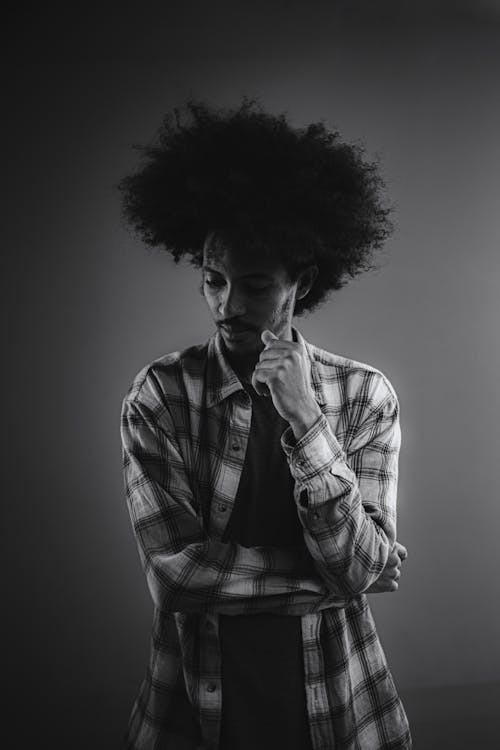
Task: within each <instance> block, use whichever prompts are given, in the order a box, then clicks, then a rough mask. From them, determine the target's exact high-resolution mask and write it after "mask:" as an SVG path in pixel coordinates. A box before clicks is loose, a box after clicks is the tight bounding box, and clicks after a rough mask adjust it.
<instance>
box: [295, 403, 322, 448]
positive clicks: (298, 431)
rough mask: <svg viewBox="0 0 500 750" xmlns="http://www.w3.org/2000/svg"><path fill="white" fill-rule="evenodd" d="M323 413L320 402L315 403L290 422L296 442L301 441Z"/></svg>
mask: <svg viewBox="0 0 500 750" xmlns="http://www.w3.org/2000/svg"><path fill="white" fill-rule="evenodd" d="M322 413H323V412H322V411H321V409H320V407H319V404H318V402H317V401H315V402H314V404H311V405H310V406H309V407H308V408H307V409H304V410H303V411H302V412H301V413H300V414H298V415H297V416H296V417H294V418H293V419H292V420H290V422H289V424H290V427H291V428H292V432H293V435H294V437H295V440H297V441H298V440H300V438H301V437H303V436H304V435H305V434H306V432H308V431H309V430H310V429H311V427H312V426H313V424H314V423H315V422H316V420H317V419H318V418H319V417H320V416H321V414H322Z"/></svg>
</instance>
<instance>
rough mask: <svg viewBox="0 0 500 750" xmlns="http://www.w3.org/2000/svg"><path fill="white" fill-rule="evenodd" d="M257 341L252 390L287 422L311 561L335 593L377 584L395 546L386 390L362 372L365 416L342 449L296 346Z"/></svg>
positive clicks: (268, 335) (392, 445) (396, 435)
mask: <svg viewBox="0 0 500 750" xmlns="http://www.w3.org/2000/svg"><path fill="white" fill-rule="evenodd" d="M262 340H263V342H264V344H265V345H266V347H265V349H264V351H263V352H262V353H261V356H260V360H259V363H258V364H257V366H256V368H255V371H254V377H253V383H254V386H255V387H256V389H257V390H258V391H259V392H262V388H263V386H267V388H268V389H269V393H270V395H271V397H272V398H273V402H274V405H275V407H276V409H277V410H278V412H279V413H280V414H281V415H282V416H283V417H284V418H285V419H286V420H287V421H288V422H289V425H290V426H289V428H288V429H287V430H286V431H285V432H284V434H283V436H282V441H281V442H282V447H283V449H284V451H285V453H286V455H287V458H288V463H289V466H290V471H291V473H292V475H293V477H294V479H295V501H296V504H297V510H298V514H299V518H300V520H301V523H302V526H303V529H304V540H305V543H306V545H307V548H308V550H309V552H310V554H311V556H312V558H313V561H314V564H315V567H316V569H317V571H318V573H319V574H320V575H321V577H322V578H323V580H324V581H325V583H326V585H327V587H328V588H329V589H330V590H331V592H332V593H333V594H335V595H340V596H349V597H350V596H356V595H358V594H361V593H365V592H368V593H370V592H374V591H377V590H380V588H377V581H378V580H379V578H380V579H381V575H382V574H383V573H384V570H386V568H387V566H390V564H391V555H394V550H395V547H396V545H397V543H396V497H397V483H398V458H399V449H400V445H401V430H400V425H399V403H398V399H397V396H396V394H395V392H394V389H393V388H392V387H391V386H390V385H389V384H388V381H387V379H386V378H385V377H384V376H382V375H381V374H376V373H375V374H370V376H369V377H370V381H369V384H368V385H369V387H368V388H367V392H366V393H365V394H364V395H363V402H364V403H363V406H364V407H365V408H364V409H363V411H364V413H365V415H366V416H365V417H364V418H362V420H361V423H360V424H359V426H358V427H357V428H356V432H355V434H354V435H353V437H352V439H351V441H350V444H349V449H348V450H349V455H348V456H347V455H346V453H345V452H344V450H343V448H342V446H341V445H340V443H339V442H338V440H337V438H336V436H335V435H334V433H333V431H332V429H331V427H330V425H329V422H328V420H327V418H326V416H325V415H324V414H323V412H322V411H321V409H320V407H319V405H318V403H317V402H316V400H315V398H314V394H313V392H312V388H311V380H310V370H309V361H308V357H307V352H306V351H305V349H304V347H303V346H300V345H298V344H297V343H293V342H289V341H282V340H279V339H277V337H276V336H275V335H274V334H273V333H272V332H269V331H265V332H264V333H263V334H262ZM396 549H397V547H396ZM403 549H404V548H403ZM405 552H406V550H405Z"/></svg>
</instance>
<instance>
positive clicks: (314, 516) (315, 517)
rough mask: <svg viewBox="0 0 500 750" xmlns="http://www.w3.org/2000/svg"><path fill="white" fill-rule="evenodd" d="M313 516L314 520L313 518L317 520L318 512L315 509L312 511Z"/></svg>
mask: <svg viewBox="0 0 500 750" xmlns="http://www.w3.org/2000/svg"><path fill="white" fill-rule="evenodd" d="M313 518H314V520H315V521H317V520H318V518H319V513H318V512H317V511H316V512H315V513H313Z"/></svg>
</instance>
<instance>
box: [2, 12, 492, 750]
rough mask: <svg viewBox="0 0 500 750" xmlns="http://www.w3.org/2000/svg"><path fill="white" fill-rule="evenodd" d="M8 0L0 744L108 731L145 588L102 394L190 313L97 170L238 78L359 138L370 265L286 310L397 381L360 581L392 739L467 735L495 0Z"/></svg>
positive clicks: (178, 283)
mask: <svg viewBox="0 0 500 750" xmlns="http://www.w3.org/2000/svg"><path fill="white" fill-rule="evenodd" d="M173 5H174V4H170V7H167V8H165V7H163V5H162V4H159V3H158V4H155V3H151V4H150V6H149V7H148V5H147V4H146V5H144V4H143V5H142V6H138V5H137V6H136V8H135V9H134V11H132V10H122V11H121V12H120V15H119V16H117V15H115V14H113V13H112V12H111V10H109V9H108V10H106V7H105V6H102V5H101V6H100V7H99V8H97V6H96V7H95V8H93V6H91V5H86V6H85V7H84V9H81V10H80V11H78V10H76V8H75V6H73V5H72V6H71V10H67V9H66V10H64V9H60V10H58V11H57V12H55V11H53V12H48V13H47V12H45V11H44V13H43V14H42V13H41V12H37V13H34V12H31V11H29V10H24V11H22V12H21V11H19V12H16V13H15V14H14V15H12V16H11V18H10V20H9V25H8V35H7V36H8V39H7V47H6V48H5V50H4V53H5V54H6V58H5V64H4V66H3V72H4V76H5V85H4V94H5V96H6V100H7V102H8V108H7V110H8V111H7V114H6V115H5V116H4V121H3V125H4V128H5V130H4V138H3V145H4V168H5V171H4V188H5V195H4V200H3V206H4V209H5V210H6V218H7V220H8V225H7V229H6V230H4V234H3V236H4V242H5V245H4V251H3V257H4V260H5V270H6V274H5V276H4V278H6V279H7V284H6V288H5V293H4V300H5V301H6V304H7V315H6V318H4V319H5V320H8V321H10V322H8V325H7V326H6V329H5V331H4V352H5V354H6V355H7V356H6V357H5V358H4V364H3V371H4V375H5V378H6V385H5V388H4V394H5V396H6V399H5V403H6V406H7V409H6V415H7V418H6V420H4V423H3V427H4V430H3V432H4V439H5V445H6V451H4V455H6V458H7V461H6V464H5V468H4V475H3V484H4V489H5V500H4V513H5V516H4V524H5V525H4V548H5V550H6V566H5V569H6V590H7V594H8V596H9V599H8V602H9V603H8V606H7V607H6V609H5V613H4V617H5V619H6V620H8V624H9V636H8V640H6V641H4V643H5V644H6V646H7V652H8V653H7V657H8V659H7V661H8V664H7V668H6V670H5V675H6V676H5V680H6V684H7V685H8V688H9V690H8V693H9V696H10V698H12V699H13V706H12V708H10V709H9V712H8V715H7V723H8V725H9V726H10V727H12V729H13V731H14V733H15V736H16V737H17V744H16V745H15V746H16V747H20V748H21V747H26V748H28V747H32V746H33V744H32V743H33V742H34V741H38V742H40V746H47V747H48V746H49V743H50V747H52V748H54V749H55V748H67V747H71V748H72V749H73V750H79V749H80V748H82V749H83V748H90V747H91V748H93V749H94V750H100V749H101V748H102V749H103V750H104V748H106V750H111V748H119V744H120V738H121V735H122V734H123V732H124V729H125V725H126V722H127V720H128V715H129V713H130V710H131V707H132V703H133V700H134V699H135V696H136V694H137V692H138V689H139V684H140V681H141V680H142V677H143V674H144V670H145V668H146V664H147V658H148V653H149V635H150V625H151V614H152V604H151V600H150V597H149V592H148V590H147V586H146V581H145V577H144V574H143V572H142V569H141V567H140V563H139V557H138V553H137V548H136V543H135V540H134V538H133V535H132V529H131V524H130V519H129V517H128V512H127V508H126V502H125V494H124V489H123V483H122V468H121V444H120V435H119V416H120V406H121V400H122V398H123V396H124V394H125V392H126V390H127V388H128V387H129V385H130V383H131V382H132V379H133V377H134V376H135V374H136V373H137V372H138V370H139V369H140V368H141V367H142V366H143V365H145V364H146V363H147V362H150V361H151V360H153V359H154V358H156V357H158V356H160V355H162V354H164V353H166V352H170V351H175V350H177V349H182V348H184V347H186V346H188V345H191V344H195V343H200V342H202V341H204V340H205V339H206V338H207V337H208V336H209V335H210V334H211V333H212V330H213V329H212V325H211V321H210V316H209V313H208V309H206V307H205V304H204V301H203V299H202V297H201V296H200V295H199V293H198V275H197V272H196V271H195V270H194V269H192V268H191V267H189V266H187V265H185V264H180V265H179V266H175V265H174V263H173V262H172V261H171V260H170V259H169V258H168V257H167V255H166V254H165V253H162V252H161V251H150V250H147V249H146V248H144V247H143V246H141V244H140V243H139V241H138V240H136V239H134V238H133V237H132V236H131V235H130V234H129V233H128V232H127V231H126V230H125V228H124V227H123V226H122V224H121V223H120V207H119V196H118V194H117V192H116V191H115V190H114V188H113V186H114V185H115V184H116V182H117V181H118V180H119V179H120V177H121V176H122V175H123V174H125V173H127V172H128V171H130V170H131V169H133V168H134V167H135V166H136V164H137V156H136V154H135V153H134V151H133V150H132V149H131V144H132V143H134V142H139V143H144V142H148V141H150V140H151V139H152V138H153V137H154V135H155V133H156V130H157V127H158V126H159V124H160V121H161V118H162V116H163V115H164V113H165V112H167V111H170V110H171V109H172V107H174V106H180V105H182V103H183V102H184V101H185V99H186V98H187V96H188V95H194V96H197V97H200V98H203V99H206V100H207V101H209V102H212V103H214V104H217V105H220V106H235V105H237V104H238V103H239V102H240V101H241V97H242V95H243V94H247V95H249V96H256V97H258V98H259V99H260V101H261V102H262V104H263V105H264V106H265V107H266V108H267V109H269V110H270V111H272V112H275V113H279V112H286V113H287V114H288V116H289V117H290V119H291V121H292V124H295V125H296V126H299V127H300V126H303V125H306V124H308V123H309V122H311V121H314V120H320V119H323V120H324V121H325V122H326V124H327V125H328V126H329V127H333V128H337V129H338V130H339V131H340V132H341V134H342V135H344V136H345V137H346V138H347V139H349V140H353V141H356V140H360V141H361V142H362V143H364V144H365V145H366V147H367V152H368V155H369V156H372V157H374V156H377V155H378V156H380V159H381V163H382V167H383V174H384V176H385V178H386V181H387V184H388V189H389V193H390V196H391V198H392V199H393V201H394V202H395V206H396V212H395V220H396V231H395V234H394V236H393V238H392V239H391V241H390V242H389V243H388V244H387V248H386V252H385V253H384V255H383V256H381V258H380V260H381V268H380V269H379V270H378V271H376V272H370V273H367V274H364V275H362V276H360V277H359V278H358V279H356V280H353V281H351V282H350V283H349V284H348V286H347V287H345V288H344V289H343V290H341V291H340V292H337V293H334V294H333V295H332V296H331V298H330V300H329V301H328V302H327V303H325V304H324V305H323V307H321V308H320V309H319V310H318V311H316V312H315V313H312V314H311V315H310V316H305V317H301V318H298V319H296V320H295V323H296V325H297V326H298V327H299V329H300V330H301V331H302V333H303V334H304V335H305V337H306V338H307V339H309V340H310V341H312V342H314V343H316V344H317V345H319V346H322V347H324V348H326V349H328V350H330V351H334V352H337V353H339V354H342V355H344V356H348V357H352V358H354V359H358V360H361V361H363V362H367V363H369V364H371V365H374V366H375V367H378V368H379V369H381V370H382V371H383V372H384V373H385V374H386V375H387V376H388V377H389V379H390V380H391V382H392V384H393V385H394V387H395V389H396V392H397V393H398V396H399V400H400V405H401V427H402V449H401V455H400V479H399V523H398V538H399V540H400V541H401V542H402V543H403V544H405V545H406V546H407V548H408V551H409V557H408V560H407V561H406V563H405V564H404V568H403V575H402V579H401V584H400V589H399V591H398V592H397V593H395V594H385V595H378V596H377V595H373V596H371V597H370V601H371V605H372V609H373V612H374V615H375V619H376V622H377V625H378V630H379V634H380V638H381V641H382V644H383V646H384V649H385V652H386V654H387V657H388V660H389V664H390V666H391V669H392V673H393V675H394V678H395V681H396V684H397V686H398V688H399V690H400V693H401V695H402V698H403V701H404V703H405V707H406V709H407V713H408V716H409V719H410V724H411V726H412V730H413V734H414V738H415V746H416V750H424V748H429V749H434V748H438V747H439V748H448V747H449V748H454V749H455V750H456V749H457V748H461V747H463V748H465V747H467V748H471V747H473V748H474V749H475V750H477V749H478V748H483V747H484V748H486V747H491V746H492V745H491V737H492V736H496V732H495V723H496V722H495V719H496V715H495V714H496V711H497V706H498V700H499V692H500V688H499V685H500V649H499V647H498V632H500V605H499V596H498V581H497V571H498V570H499V569H500V554H499V548H500V544H499V542H498V532H499V521H500V510H499V500H498V490H497V487H498V478H497V471H498V452H499V446H500V440H499V438H500V435H499V431H500V430H499V419H498V405H499V398H498V392H499V387H500V374H499V373H500V353H499V345H498V344H499V342H498V321H499V298H500V295H499V292H500V260H499V254H498V244H499V239H500V229H499V227H500V225H499V210H500V205H499V192H500V190H499V180H498V175H499V167H500V159H499V156H500V153H499V152H500V148H499V135H498V134H499V133H500V96H499V91H500V87H499V86H498V78H499V76H498V74H499V70H500V67H499V66H500V44H499V42H500V12H499V11H498V6H497V4H496V3H493V2H479V3H478V2H475V3H473V2H470V3H465V2H462V3H431V2H427V3H419V6H418V10H416V9H414V8H413V4H410V3H401V2H399V3H396V2H381V3H377V4H376V6H377V9H376V11H374V10H373V9H372V10H370V7H371V6H373V5H375V4H373V3H372V4H370V3H368V2H357V3H350V4H347V3H340V2H339V3H326V2H325V3H323V2H309V3H307V4H306V3H299V2H275V3H264V2H252V3H244V2H241V1H239V2H232V3H231V4H229V3H215V4H206V3H202V2H185V3H183V5H182V8H181V7H180V4H179V7H175V8H174V7H173Z"/></svg>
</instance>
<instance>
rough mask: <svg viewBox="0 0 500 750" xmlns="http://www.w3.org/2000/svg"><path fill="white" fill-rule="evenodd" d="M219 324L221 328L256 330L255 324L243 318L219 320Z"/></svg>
mask: <svg viewBox="0 0 500 750" xmlns="http://www.w3.org/2000/svg"><path fill="white" fill-rule="evenodd" d="M217 326H218V327H219V328H221V327H225V328H231V329H232V330H234V331H249V330H250V331H256V330H257V329H256V328H255V326H253V325H251V324H250V323H243V322H242V321H241V320H218V321H217Z"/></svg>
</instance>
